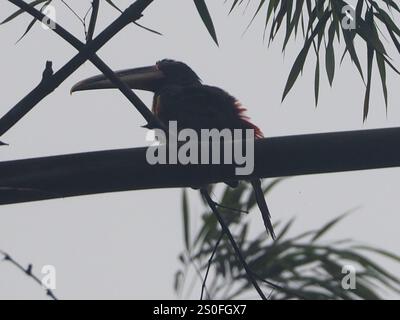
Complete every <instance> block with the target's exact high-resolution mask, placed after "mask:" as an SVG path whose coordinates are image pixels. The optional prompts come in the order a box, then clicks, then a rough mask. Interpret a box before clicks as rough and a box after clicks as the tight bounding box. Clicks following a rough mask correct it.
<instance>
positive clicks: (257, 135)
mask: <svg viewBox="0 0 400 320" xmlns="http://www.w3.org/2000/svg"><path fill="white" fill-rule="evenodd" d="M235 109H236V112H237V115H238V116H239V118H240V120H241V121H242V122H243V123H244V125H245V127H246V128H247V127H248V128H249V129H253V130H254V136H255V138H256V139H261V138H264V134H263V133H262V131H261V130H260V128H259V127H257V126H256V125H255V124H253V123H252V122H251V121H250V118H249V117H248V116H247V115H246V114H245V113H246V111H247V109H246V108H245V107H243V106H242V104H241V103H240V102H239V101H236V103H235Z"/></svg>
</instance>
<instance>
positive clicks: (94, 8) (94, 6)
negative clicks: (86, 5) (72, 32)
mask: <svg viewBox="0 0 400 320" xmlns="http://www.w3.org/2000/svg"><path fill="white" fill-rule="evenodd" d="M99 8H100V0H93V2H92V16H91V17H90V23H89V29H88V32H87V35H86V42H90V41H92V40H93V35H94V30H95V28H96V22H97V15H98V13H99Z"/></svg>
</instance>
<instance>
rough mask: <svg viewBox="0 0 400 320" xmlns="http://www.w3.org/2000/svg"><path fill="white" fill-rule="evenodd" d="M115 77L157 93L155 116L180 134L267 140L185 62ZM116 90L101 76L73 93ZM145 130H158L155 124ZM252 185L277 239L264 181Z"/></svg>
mask: <svg viewBox="0 0 400 320" xmlns="http://www.w3.org/2000/svg"><path fill="white" fill-rule="evenodd" d="M115 74H116V76H117V77H119V78H120V79H121V80H122V81H123V82H124V83H125V84H127V85H128V86H129V87H130V88H131V89H137V90H145V91H150V92H153V93H154V96H153V105H152V112H153V113H154V115H155V116H157V117H158V119H159V120H160V121H161V122H162V123H164V124H165V125H167V124H168V123H169V121H176V123H177V126H178V130H182V129H187V128H190V129H193V130H196V131H200V130H201V129H210V130H211V129H218V130H223V129H230V130H234V129H252V130H254V138H255V139H261V138H263V137H264V135H263V133H262V131H261V130H260V128H259V127H257V126H256V125H255V124H253V123H252V122H251V121H250V118H249V117H248V116H247V115H246V111H247V110H246V108H245V107H244V106H243V105H242V104H241V103H240V102H239V100H238V99H236V98H235V97H234V96H232V95H231V94H229V93H228V92H226V91H225V90H223V89H221V88H218V87H215V86H209V85H205V84H203V82H202V80H201V79H200V77H199V76H198V75H197V73H196V72H195V71H193V69H192V68H191V67H189V66H188V65H187V64H186V63H184V62H181V61H177V60H172V59H163V60H160V61H158V62H157V63H156V64H155V65H152V66H147V67H140V68H133V69H127V70H121V71H117V72H115ZM115 88H116V87H115V85H114V84H113V83H112V82H111V81H109V80H108V79H107V78H106V77H105V76H104V75H98V76H94V77H90V78H87V79H85V80H82V81H80V82H78V83H77V84H75V85H74V86H73V87H72V89H71V93H73V92H78V91H86V90H97V89H115ZM144 127H146V128H148V129H154V127H153V126H152V125H151V124H148V125H146V126H144ZM250 183H251V185H252V187H253V190H254V194H255V198H256V202H257V204H258V207H259V209H260V211H261V214H262V218H263V222H264V225H265V228H266V231H267V233H268V234H270V235H271V237H272V238H273V239H276V236H275V232H274V229H273V225H272V222H271V215H270V212H269V209H268V206H267V203H266V200H265V197H264V192H263V190H262V185H261V181H260V179H253V178H252V179H251V180H250ZM228 184H229V183H228ZM229 185H231V186H234V185H235V183H233V184H229Z"/></svg>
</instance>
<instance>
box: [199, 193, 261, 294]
mask: <svg viewBox="0 0 400 320" xmlns="http://www.w3.org/2000/svg"><path fill="white" fill-rule="evenodd" d="M200 193H201V194H202V195H203V197H204V199H205V200H206V201H207V203H208V205H209V207H210V208H211V210H212V212H213V213H214V214H215V216H216V218H217V219H218V222H219V224H220V225H221V228H222V230H223V232H224V233H225V234H226V235H227V236H228V239H229V241H230V242H231V245H232V247H233V249H234V251H235V253H236V256H237V258H238V259H239V261H240V263H241V264H242V266H243V268H244V270H245V272H246V275H247V278H248V279H249V281H250V282H251V283H252V284H253V286H254V288H255V289H256V291H257V292H258V294H259V295H260V297H261V299H263V300H266V299H267V297H266V296H265V295H264V292H263V291H262V290H261V288H260V286H259V285H258V283H257V280H256V279H255V278H254V275H253V272H252V271H251V270H250V268H249V266H248V264H247V262H246V260H245V259H244V257H243V255H242V253H241V252H240V249H239V247H238V245H237V243H236V241H235V239H234V238H233V236H232V234H231V232H230V230H229V228H228V227H227V225H226V224H225V221H224V219H223V217H222V216H221V214H220V213H219V211H218V209H217V207H216V205H215V204H214V201H213V200H212V199H211V197H210V195H209V193H208V191H207V189H204V188H202V189H200Z"/></svg>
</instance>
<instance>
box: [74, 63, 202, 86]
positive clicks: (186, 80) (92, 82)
mask: <svg viewBox="0 0 400 320" xmlns="http://www.w3.org/2000/svg"><path fill="white" fill-rule="evenodd" d="M115 74H116V75H117V77H118V78H119V79H121V80H122V81H123V82H124V83H126V84H127V85H128V86H129V87H130V88H131V89H139V90H146V91H152V92H157V91H159V90H161V89H162V88H163V87H165V86H171V85H176V86H191V85H198V84H200V83H201V80H200V78H199V77H198V76H197V74H196V73H195V72H194V71H193V70H192V69H191V68H190V67H189V66H188V65H187V64H185V63H183V62H179V61H175V60H169V59H164V60H161V61H158V62H157V63H156V64H155V65H154V66H150V67H141V68H135V69H128V70H121V71H117V72H115ZM115 88H116V86H115V85H114V84H113V83H112V82H111V81H110V80H108V78H106V77H105V76H104V75H98V76H95V77H91V78H88V79H85V80H82V81H80V82H78V83H77V84H75V85H74V86H73V87H72V89H71V93H72V92H76V91H85V90H96V89H115Z"/></svg>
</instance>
